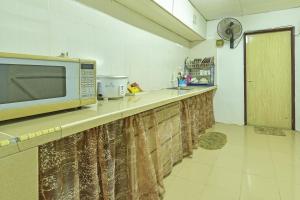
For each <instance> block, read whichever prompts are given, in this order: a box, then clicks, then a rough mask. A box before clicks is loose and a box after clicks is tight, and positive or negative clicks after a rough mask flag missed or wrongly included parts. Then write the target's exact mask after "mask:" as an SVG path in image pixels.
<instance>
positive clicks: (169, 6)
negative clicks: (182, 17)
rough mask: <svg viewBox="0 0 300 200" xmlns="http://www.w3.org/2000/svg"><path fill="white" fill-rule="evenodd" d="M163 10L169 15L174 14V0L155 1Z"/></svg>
mask: <svg viewBox="0 0 300 200" xmlns="http://www.w3.org/2000/svg"><path fill="white" fill-rule="evenodd" d="M154 1H155V2H156V3H157V4H159V5H160V6H161V7H162V8H164V9H165V10H167V11H168V12H169V13H173V0H154Z"/></svg>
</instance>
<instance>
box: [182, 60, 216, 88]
mask: <svg viewBox="0 0 300 200" xmlns="http://www.w3.org/2000/svg"><path fill="white" fill-rule="evenodd" d="M214 60H215V59H214V57H207V58H204V59H194V60H187V61H186V62H185V68H186V71H187V72H188V74H189V75H190V76H191V81H190V83H188V85H189V86H200V85H206V86H213V85H214V77H215V62H214Z"/></svg>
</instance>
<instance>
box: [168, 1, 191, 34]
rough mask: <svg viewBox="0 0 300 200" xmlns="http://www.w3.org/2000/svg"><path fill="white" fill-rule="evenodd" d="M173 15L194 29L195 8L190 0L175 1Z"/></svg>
mask: <svg viewBox="0 0 300 200" xmlns="http://www.w3.org/2000/svg"><path fill="white" fill-rule="evenodd" d="M173 15H174V16H175V17H176V18H177V19H179V20H180V21H181V22H183V23H184V24H185V25H187V26H188V27H190V28H193V15H194V7H193V6H192V4H191V3H190V2H189V1H188V0H174V5H173Z"/></svg>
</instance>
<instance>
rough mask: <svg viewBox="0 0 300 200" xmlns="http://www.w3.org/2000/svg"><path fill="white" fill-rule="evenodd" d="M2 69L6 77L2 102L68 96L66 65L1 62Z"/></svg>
mask: <svg viewBox="0 0 300 200" xmlns="http://www.w3.org/2000/svg"><path fill="white" fill-rule="evenodd" d="M0 69H1V70H0V71H1V75H0V76H1V79H2V78H4V77H6V81H5V83H6V84H4V85H2V87H3V89H5V88H6V89H5V90H6V93H5V95H2V96H0V103H1V104H3V103H4V104H7V103H17V102H25V101H32V100H42V99H51V98H58V97H65V96H66V69H65V67H64V66H44V65H20V64H18V65H15V64H1V65H0ZM3 72H4V73H3ZM3 76H4V77H3ZM2 80H3V79H2ZM1 90H2V89H1Z"/></svg>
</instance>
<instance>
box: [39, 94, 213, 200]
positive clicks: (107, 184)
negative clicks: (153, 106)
mask: <svg viewBox="0 0 300 200" xmlns="http://www.w3.org/2000/svg"><path fill="white" fill-rule="evenodd" d="M212 98H213V92H208V93H205V94H201V95H199V96H196V97H193V98H189V99H186V100H183V101H181V102H180V116H179V114H178V109H179V108H177V114H175V115H173V114H171V115H170V116H168V117H165V119H163V120H161V121H159V122H158V120H157V119H158V116H157V113H156V111H155V110H152V111H148V112H144V113H141V114H138V115H135V116H131V117H128V118H125V119H121V120H117V121H114V122H111V123H109V124H105V125H102V126H99V127H95V128H92V129H90V130H87V131H84V132H81V133H78V134H75V135H72V136H69V137H66V138H63V139H60V140H58V141H53V142H50V143H47V144H44V145H42V146H40V147H39V199H40V200H158V199H161V198H162V197H163V194H164V192H165V189H164V185H163V177H164V176H166V175H168V174H169V173H171V171H172V168H173V166H174V165H175V164H176V163H178V162H180V161H181V160H182V159H183V157H184V156H187V155H191V154H192V152H193V148H196V147H197V142H198V140H199V136H200V134H202V133H204V131H205V129H207V128H209V127H211V126H212V124H213V123H214V116H213V104H212ZM162 109H164V108H162ZM175 111H176V109H175ZM169 114H170V113H169ZM159 117H160V118H161V117H162V116H159Z"/></svg>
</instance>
